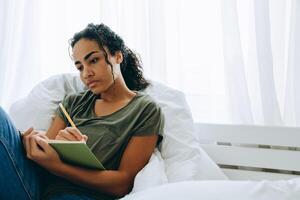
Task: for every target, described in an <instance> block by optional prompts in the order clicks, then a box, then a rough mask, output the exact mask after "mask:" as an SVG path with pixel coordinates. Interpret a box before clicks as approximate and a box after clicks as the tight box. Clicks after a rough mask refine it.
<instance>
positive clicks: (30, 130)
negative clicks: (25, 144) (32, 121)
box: [22, 127, 33, 136]
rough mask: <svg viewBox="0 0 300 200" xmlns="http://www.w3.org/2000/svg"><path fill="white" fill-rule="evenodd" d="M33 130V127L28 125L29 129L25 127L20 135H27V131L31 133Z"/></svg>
mask: <svg viewBox="0 0 300 200" xmlns="http://www.w3.org/2000/svg"><path fill="white" fill-rule="evenodd" d="M32 131H33V127H30V128H29V129H27V130H26V131H25V132H24V133H23V134H22V136H27V135H28V134H29V133H31V132H32Z"/></svg>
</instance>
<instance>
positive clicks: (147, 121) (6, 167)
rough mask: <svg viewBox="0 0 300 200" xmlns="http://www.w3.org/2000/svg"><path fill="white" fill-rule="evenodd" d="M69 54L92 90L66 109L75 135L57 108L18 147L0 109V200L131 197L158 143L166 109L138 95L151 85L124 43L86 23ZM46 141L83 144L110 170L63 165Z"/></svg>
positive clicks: (72, 100) (104, 29) (18, 141)
mask: <svg viewBox="0 0 300 200" xmlns="http://www.w3.org/2000/svg"><path fill="white" fill-rule="evenodd" d="M71 47H72V59H73V60H74V63H75V66H76V68H77V69H78V71H79V72H80V78H81V80H82V82H83V83H84V84H85V85H86V86H87V87H88V90H86V91H84V92H81V93H78V94H72V95H68V96H66V97H65V98H64V100H63V102H62V104H63V105H64V107H65V108H66V110H67V112H68V113H69V114H70V116H71V118H72V119H73V121H74V123H75V124H76V127H77V128H71V127H68V126H69V123H68V120H67V119H66V117H65V116H64V114H63V113H62V112H61V111H60V109H57V116H56V117H55V119H54V120H53V123H52V125H51V126H50V128H49V129H48V130H47V132H46V133H41V132H37V131H35V130H33V128H30V129H28V130H27V131H26V132H25V135H24V136H23V138H22V140H21V139H20V137H18V134H17V131H16V129H15V128H14V126H13V124H12V123H11V122H10V120H9V119H8V117H7V115H6V114H5V113H4V112H3V110H0V111H1V112H0V160H1V164H0V168H1V172H0V175H1V178H0V179H1V182H0V188H1V189H0V190H1V192H0V197H1V199H2V198H5V199H12V198H14V199H39V198H42V199H114V198H115V197H122V196H124V195H125V194H127V193H129V192H130V191H131V188H132V186H133V182H134V178H135V176H136V174H137V173H138V172H139V171H140V170H141V169H142V168H143V167H144V166H145V165H146V164H147V162H148V161H149V159H150V156H151V154H152V152H153V151H154V148H155V146H156V145H157V144H158V143H159V141H160V135H161V134H162V131H163V126H164V120H163V115H162V112H161V109H160V108H159V106H158V105H157V104H156V103H155V102H154V101H153V99H151V98H150V97H149V96H148V95H146V94H143V93H142V92H139V91H140V90H143V89H145V88H146V87H147V86H148V85H149V83H148V82H147V81H146V80H145V78H144V77H143V74H142V71H141V65H140V61H139V59H138V58H137V56H136V55H135V54H134V53H133V52H132V51H131V50H130V49H129V48H128V47H127V46H125V44H124V42H123V40H122V39H121V38H120V37H119V36H118V35H116V34H115V33H114V32H113V31H112V30H111V29H110V28H109V27H107V26H105V25H103V24H100V25H94V24H89V25H88V26H87V27H86V28H85V29H84V30H82V31H81V32H79V33H76V34H75V35H74V37H73V38H72V39H71ZM28 117H30V116H28ZM47 139H58V140H85V141H86V143H87V145H88V146H89V147H90V149H91V150H92V151H93V153H94V154H95V155H96V157H97V158H98V159H99V160H100V161H101V162H102V164H103V165H104V167H105V168H106V169H107V170H102V171H101V170H92V169H87V168H82V167H78V166H74V165H70V164H68V163H65V162H64V161H63V160H61V159H60V158H59V156H58V154H57V153H56V151H55V150H54V149H53V148H52V147H51V146H50V145H49V144H48V143H47ZM22 141H23V145H24V148H23V147H22V144H21V143H22ZM25 155H26V156H25ZM26 157H27V158H26ZM32 161H33V162H32ZM3 180H5V182H4V181H3Z"/></svg>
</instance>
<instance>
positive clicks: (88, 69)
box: [82, 66, 94, 79]
mask: <svg viewBox="0 0 300 200" xmlns="http://www.w3.org/2000/svg"><path fill="white" fill-rule="evenodd" d="M93 75H94V72H93V70H92V69H91V67H89V66H84V67H83V70H82V77H83V78H85V79H86V78H89V77H91V76H93Z"/></svg>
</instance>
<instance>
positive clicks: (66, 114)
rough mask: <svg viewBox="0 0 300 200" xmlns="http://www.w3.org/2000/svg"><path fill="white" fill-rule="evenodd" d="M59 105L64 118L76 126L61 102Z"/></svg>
mask: <svg viewBox="0 0 300 200" xmlns="http://www.w3.org/2000/svg"><path fill="white" fill-rule="evenodd" d="M58 105H59V107H60V108H61V110H62V111H63V113H64V114H65V116H66V118H67V119H68V121H69V122H70V124H71V126H72V127H74V128H76V126H75V124H74V122H73V120H72V119H71V117H70V115H69V114H68V112H67V111H66V109H65V107H64V106H63V105H62V103H59V104H58Z"/></svg>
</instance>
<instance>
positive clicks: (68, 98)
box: [56, 95, 74, 126]
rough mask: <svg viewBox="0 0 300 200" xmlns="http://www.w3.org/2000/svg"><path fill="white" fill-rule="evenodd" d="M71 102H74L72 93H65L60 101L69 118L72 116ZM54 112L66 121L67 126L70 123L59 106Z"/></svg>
mask: <svg viewBox="0 0 300 200" xmlns="http://www.w3.org/2000/svg"><path fill="white" fill-rule="evenodd" d="M73 102H74V96H73V95H66V96H65V97H64V98H63V100H62V101H61V103H62V105H63V106H64V108H65V109H66V111H67V112H68V114H69V115H70V116H71V118H72V104H73ZM56 114H57V116H59V117H60V118H61V119H62V120H64V122H65V123H66V125H67V126H69V125H70V124H69V121H68V119H67V117H66V116H65V114H64V113H63V111H62V110H61V108H60V107H59V106H58V107H57V109H56Z"/></svg>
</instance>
